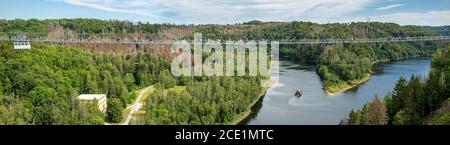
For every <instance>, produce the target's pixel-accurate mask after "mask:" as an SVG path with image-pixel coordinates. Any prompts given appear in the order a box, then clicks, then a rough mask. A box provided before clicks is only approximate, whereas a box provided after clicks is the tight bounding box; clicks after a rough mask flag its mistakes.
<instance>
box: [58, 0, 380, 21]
mask: <svg viewBox="0 0 450 145" xmlns="http://www.w3.org/2000/svg"><path fill="white" fill-rule="evenodd" d="M372 1H373V0H248V1H242V0H214V1H213V0H208V1H205V0H130V1H124V0H64V2H66V3H68V4H72V5H78V6H85V7H90V8H95V9H100V10H104V11H110V12H122V13H130V14H138V15H145V16H150V17H166V18H172V19H178V20H183V21H185V22H193V23H229V22H241V21H247V20H253V19H258V20H265V21H290V20H295V19H297V20H298V19H300V18H304V17H325V18H328V17H335V16H341V15H345V14H349V13H352V12H355V11H359V10H363V9H364V7H365V6H367V5H368V4H370V3H371V2H372Z"/></svg>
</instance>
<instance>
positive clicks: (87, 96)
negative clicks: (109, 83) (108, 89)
mask: <svg viewBox="0 0 450 145" xmlns="http://www.w3.org/2000/svg"><path fill="white" fill-rule="evenodd" d="M104 97H106V94H81V95H80V96H78V99H80V100H94V99H95V100H100V99H102V98H104Z"/></svg>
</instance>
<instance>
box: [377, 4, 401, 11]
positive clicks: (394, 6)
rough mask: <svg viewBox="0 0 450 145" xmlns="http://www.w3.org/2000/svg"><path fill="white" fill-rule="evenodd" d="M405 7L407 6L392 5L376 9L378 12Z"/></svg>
mask: <svg viewBox="0 0 450 145" xmlns="http://www.w3.org/2000/svg"><path fill="white" fill-rule="evenodd" d="M404 5H405V4H392V5H387V6H383V7H379V8H376V10H377V11H384V10H389V9H393V8H397V7H401V6H404Z"/></svg>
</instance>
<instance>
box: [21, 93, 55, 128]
mask: <svg viewBox="0 0 450 145" xmlns="http://www.w3.org/2000/svg"><path fill="white" fill-rule="evenodd" d="M28 96H29V97H30V100H31V103H32V104H33V108H32V111H33V122H35V123H36V124H42V125H50V124H55V123H57V121H58V118H56V117H57V115H56V114H55V113H56V112H58V111H57V110H58V108H57V107H58V106H57V105H58V97H57V94H56V91H55V90H54V89H52V88H48V87H42V86H38V87H35V88H34V89H33V90H32V91H30V93H29V95H28Z"/></svg>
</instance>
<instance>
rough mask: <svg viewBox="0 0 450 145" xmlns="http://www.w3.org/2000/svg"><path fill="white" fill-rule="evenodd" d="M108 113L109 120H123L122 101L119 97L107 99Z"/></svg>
mask: <svg viewBox="0 0 450 145" xmlns="http://www.w3.org/2000/svg"><path fill="white" fill-rule="evenodd" d="M107 102H108V103H107V105H108V107H107V109H106V115H107V120H108V121H109V122H114V123H118V122H120V121H122V111H123V107H122V102H121V101H120V100H119V99H117V98H111V99H108V101H107Z"/></svg>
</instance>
